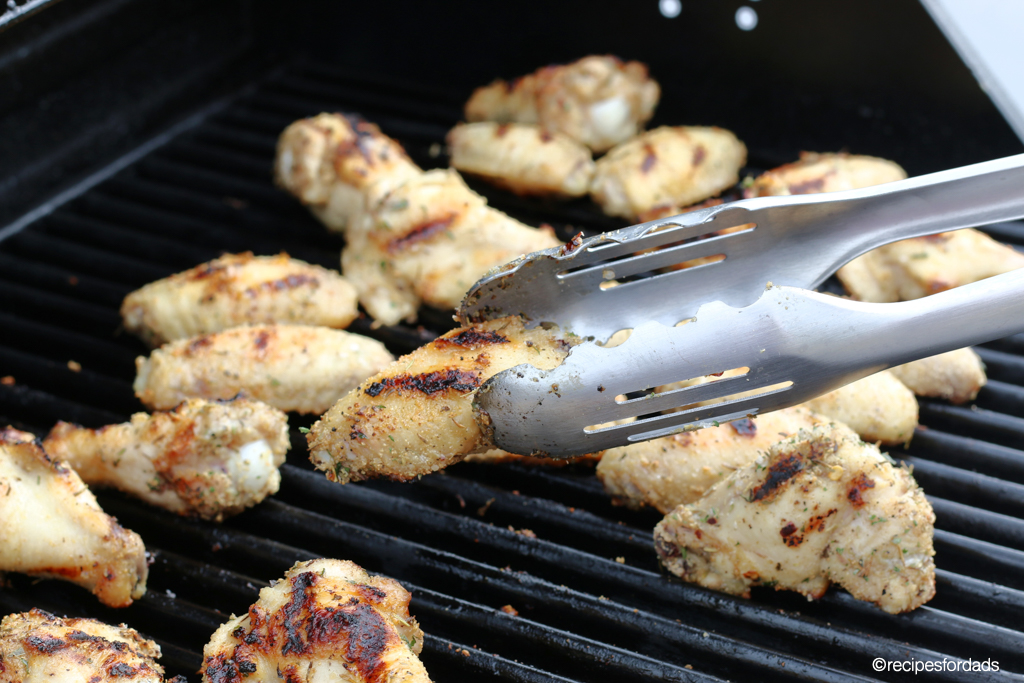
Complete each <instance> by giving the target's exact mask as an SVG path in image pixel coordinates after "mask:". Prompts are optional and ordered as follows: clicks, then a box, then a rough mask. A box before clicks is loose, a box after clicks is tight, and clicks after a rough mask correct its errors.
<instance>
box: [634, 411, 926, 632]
mask: <svg viewBox="0 0 1024 683" xmlns="http://www.w3.org/2000/svg"><path fill="white" fill-rule="evenodd" d="M934 524H935V515H934V513H933V512H932V509H931V506H930V505H929V504H928V501H927V500H926V499H925V497H924V494H923V493H922V492H921V489H920V488H919V487H918V486H917V484H916V482H914V479H913V477H911V475H910V474H909V472H908V471H907V470H905V469H903V468H899V467H894V466H893V465H892V464H891V461H890V460H889V459H888V458H887V457H886V456H884V455H882V454H881V453H879V451H878V448H876V447H875V446H872V445H870V444H866V443H864V442H863V441H861V440H860V439H859V438H858V437H857V435H856V434H854V433H853V432H852V431H850V430H849V429H847V428H846V427H844V426H841V425H838V424H833V425H819V426H816V427H814V428H813V429H810V430H802V431H801V432H799V433H798V434H797V435H796V436H794V437H792V438H789V439H785V440H783V441H781V442H779V443H778V444H776V445H774V446H772V448H771V450H770V451H769V452H768V453H767V454H765V455H762V456H761V457H760V458H758V459H757V460H755V461H754V462H752V463H750V464H749V465H747V466H746V467H744V468H742V469H740V470H737V471H736V472H734V473H733V474H732V475H730V476H729V477H727V478H726V479H724V480H722V481H721V482H719V483H718V484H716V485H715V486H714V487H713V488H712V489H711V490H710V491H708V492H707V494H705V495H704V497H702V498H701V499H700V500H698V501H696V502H695V503H691V504H689V505H680V506H679V507H677V508H676V509H675V510H673V511H672V512H671V513H669V515H668V516H667V517H665V519H664V520H662V521H661V522H660V523H659V524H658V526H657V527H656V528H655V530H654V544H655V549H656V550H657V552H658V555H659V557H660V559H661V561H662V563H663V564H664V565H665V567H666V568H667V569H668V570H669V571H671V572H672V573H673V574H676V575H678V576H681V577H682V578H683V579H685V580H687V581H692V582H694V583H698V584H700V585H702V586H705V587H707V588H712V589H715V590H721V591H725V592H727V593H733V594H735V595H742V596H744V597H747V596H749V594H750V587H751V586H755V585H770V586H775V587H776V590H782V589H787V590H794V591H797V592H799V593H802V594H803V595H805V596H807V597H808V599H813V598H818V597H821V596H822V595H823V594H824V593H825V590H826V589H827V588H828V586H829V583H830V582H833V581H834V582H836V583H838V584H839V585H841V586H843V587H844V588H845V589H846V590H848V591H849V592H850V593H851V594H852V595H853V596H854V597H856V598H858V599H861V600H867V601H869V602H873V603H875V604H876V605H878V606H879V607H880V608H882V609H883V610H885V611H886V612H889V613H892V614H897V613H900V612H906V611H909V610H912V609H914V608H916V607H919V606H920V605H922V604H924V603H925V602H927V601H928V600H930V599H931V598H932V596H933V595H934V594H935V564H934V562H933V560H932V556H933V555H934V554H935V552H934V550H933V549H932V535H933V530H934Z"/></svg>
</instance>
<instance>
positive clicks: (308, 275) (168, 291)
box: [121, 252, 359, 346]
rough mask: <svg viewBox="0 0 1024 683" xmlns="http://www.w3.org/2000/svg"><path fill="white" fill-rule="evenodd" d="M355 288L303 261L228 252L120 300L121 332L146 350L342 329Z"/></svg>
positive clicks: (352, 310)
mask: <svg viewBox="0 0 1024 683" xmlns="http://www.w3.org/2000/svg"><path fill="white" fill-rule="evenodd" d="M357 306H358V302H357V297H356V290H355V287H353V286H352V285H351V284H350V283H349V282H348V280H346V279H345V278H343V277H342V276H341V275H340V274H338V273H336V272H334V271H331V270H327V269H326V268H321V267H320V266H313V265H310V264H308V263H306V262H305V261H299V260H297V259H293V258H290V257H289V256H288V255H287V254H279V255H277V256H253V255H252V252H246V253H244V254H228V255H226V256H222V257H221V258H219V259H216V260H214V261H210V262H209V263H204V264H202V265H199V266H196V267H195V268H192V269H191V270H186V271H185V272H183V273H178V274H177V275H172V276H171V277H168V278H164V279H163V280H158V281H156V282H153V283H150V284H148V285H146V286H145V287H143V288H142V289H138V290H136V291H134V292H132V293H131V294H129V295H128V296H126V297H125V299H124V303H123V304H122V305H121V317H122V318H124V326H125V329H126V330H128V331H129V332H131V333H133V334H137V335H138V336H140V337H142V338H143V340H145V341H146V342H147V343H149V345H150V346H159V345H161V344H163V343H165V342H169V341H174V340H176V339H186V338H188V337H194V336H196V335H199V334H210V333H211V332H220V331H221V330H226V329H228V328H231V327H238V326H239V325H251V324H256V323H291V324H297V325H322V326H324V327H347V326H348V324H349V323H351V322H352V321H353V320H354V319H355V317H356V316H357V315H358V314H359V311H358V309H357Z"/></svg>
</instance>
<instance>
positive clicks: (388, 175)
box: [274, 114, 422, 232]
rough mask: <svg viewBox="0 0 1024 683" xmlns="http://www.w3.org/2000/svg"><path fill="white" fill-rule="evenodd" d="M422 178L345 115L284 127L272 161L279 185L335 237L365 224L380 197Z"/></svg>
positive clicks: (371, 128)
mask: <svg viewBox="0 0 1024 683" xmlns="http://www.w3.org/2000/svg"><path fill="white" fill-rule="evenodd" d="M420 173H422V171H421V170H420V168H419V167H418V166H417V165H416V164H414V163H413V162H412V161H411V160H410V159H409V157H408V155H406V153H405V150H404V149H402V146H401V145H400V144H398V143H397V142H396V141H394V140H392V139H391V138H389V137H388V136H387V135H384V134H383V133H381V132H380V128H378V127H377V126H375V125H374V124H372V123H368V122H367V121H364V120H362V119H361V118H359V117H358V116H346V115H344V114H320V115H319V116H314V117H312V118H308V119H302V120H299V121H296V122H295V123H293V124H291V125H290V126H288V128H286V129H285V130H284V132H283V133H281V137H280V138H279V139H278V142H277V159H276V161H275V162H274V178H275V180H276V181H277V184H278V185H280V186H281V187H283V188H284V189H286V190H287V191H288V192H290V193H292V194H293V195H295V196H296V197H298V198H299V200H300V201H301V202H302V203H303V204H305V205H306V206H308V207H309V209H310V211H312V212H313V214H314V215H315V216H316V217H317V218H319V219H320V221H321V222H322V223H323V224H324V225H326V226H327V227H328V228H329V229H331V230H335V231H337V232H345V231H346V230H347V229H348V228H349V226H351V225H354V224H357V223H360V222H361V221H365V220H366V215H367V211H368V210H369V209H370V208H371V207H372V206H374V205H375V204H376V203H377V202H378V201H380V199H381V198H382V197H384V195H386V194H387V193H388V192H390V191H391V190H393V189H394V188H396V187H398V186H399V185H401V184H402V183H404V182H405V181H406V180H408V179H409V178H412V177H415V176H417V175H419V174H420Z"/></svg>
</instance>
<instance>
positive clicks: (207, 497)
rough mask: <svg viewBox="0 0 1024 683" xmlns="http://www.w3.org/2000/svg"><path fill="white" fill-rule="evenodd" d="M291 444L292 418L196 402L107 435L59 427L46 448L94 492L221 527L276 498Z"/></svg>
mask: <svg viewBox="0 0 1024 683" xmlns="http://www.w3.org/2000/svg"><path fill="white" fill-rule="evenodd" d="M290 445H291V444H290V442H289V440H288V416H287V415H285V414H284V413H283V412H281V411H280V410H277V409H276V408H271V407H270V406H268V405H266V404H264V403H260V402H258V401H249V400H246V399H241V398H239V399H235V400H233V401H225V402H209V401H205V400H203V399H200V398H193V399H189V400H187V401H185V402H184V403H182V404H181V405H179V406H178V407H177V408H175V409H174V410H172V411H170V412H166V413H153V414H152V415H147V414H146V413H136V414H135V415H132V420H131V422H126V423H124V424H119V425H109V426H107V427H103V428H101V429H86V428H85V427H79V426H77V425H73V424H68V423H67V422H58V423H57V426H55V427H54V428H53V430H52V431H51V432H50V434H49V436H47V437H46V440H45V441H44V442H43V448H44V449H45V450H46V452H47V453H49V454H51V455H52V456H54V457H56V458H60V459H61V460H64V461H66V462H67V464H69V465H70V466H71V467H72V468H73V469H74V470H75V472H77V473H78V475H79V476H80V477H82V480H83V481H85V482H86V483H87V484H89V485H90V486H108V487H113V488H116V489H120V490H122V491H125V492H126V493H130V494H131V495H133V496H135V497H137V498H141V499H142V500H144V501H146V502H147V503H150V504H151V505H156V506H158V507H162V508H165V509H167V510H170V511H171V512H176V513H178V514H180V515H193V516H196V517H201V518H203V519H212V520H216V521H218V522H219V521H221V520H223V519H224V517H226V516H231V515H235V514H238V513H239V512H241V511H242V510H244V509H245V508H247V507H251V506H253V505H256V504H257V503H259V502H260V501H262V500H263V499H264V498H266V497H267V496H270V495H273V494H275V493H277V489H278V487H279V486H280V484H281V475H280V473H279V472H278V471H277V468H278V467H280V466H281V465H282V464H283V463H284V459H285V453H286V452H287V451H288V448H289V447H290Z"/></svg>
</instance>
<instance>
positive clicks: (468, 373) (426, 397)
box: [306, 317, 574, 484]
mask: <svg viewBox="0 0 1024 683" xmlns="http://www.w3.org/2000/svg"><path fill="white" fill-rule="evenodd" d="M573 343H574V342H573V341H571V340H565V339H563V338H562V337H560V336H559V333H558V332H557V330H555V331H548V330H545V329H543V328H541V327H537V328H535V329H532V330H527V329H524V328H523V323H522V321H521V320H520V319H519V318H518V317H509V318H499V319H497V320H491V321H488V322H485V323H479V324H476V325H471V326H468V327H461V328H458V329H455V330H452V331H451V332H449V333H447V334H445V335H444V336H442V337H438V338H437V339H435V340H434V341H432V342H430V343H429V344H427V345H426V346H423V347H421V348H419V349H417V350H415V351H413V352H412V353H410V354H409V355H407V356H403V357H402V358H399V359H398V360H397V361H396V362H395V363H394V364H393V365H391V366H390V367H388V368H387V369H385V370H384V371H383V372H381V373H379V374H377V375H375V376H373V377H371V378H369V379H367V380H366V381H365V382H363V383H362V384H360V385H359V386H358V387H357V388H356V389H354V390H353V391H352V392H351V393H349V394H348V395H347V396H345V397H344V398H343V399H341V400H340V401H338V403H337V404H336V405H335V406H334V407H333V408H331V409H330V410H329V411H327V413H326V414H324V415H323V417H321V418H320V420H319V421H318V422H317V423H316V424H315V425H313V427H312V429H311V430H310V432H309V434H308V435H307V436H306V439H307V441H308V442H309V454H310V459H311V460H312V461H313V464H314V465H316V467H317V469H320V470H323V471H324V472H325V473H326V474H327V478H328V479H331V480H332V481H337V482H339V483H342V484H344V483H348V482H349V481H359V480H361V479H368V478H371V477H388V478H391V479H397V480H408V479H413V478H415V477H418V476H420V475H424V474H429V473H430V472H434V471H436V470H439V469H442V468H444V467H447V466H449V465H452V464H454V463H456V462H459V461H460V460H462V459H463V458H465V457H466V456H467V455H469V454H471V453H483V452H486V451H488V450H490V449H492V448H493V444H491V443H490V442H489V441H488V439H487V438H486V436H485V434H484V431H485V430H484V429H483V428H482V426H481V424H479V423H478V420H477V415H476V414H475V412H474V408H473V397H474V394H475V392H476V390H477V388H478V387H480V385H481V384H483V383H484V381H486V380H487V379H489V378H490V377H492V376H494V375H496V374H497V373H499V372H501V371H502V370H507V369H508V368H510V367H513V366H516V365H519V364H521V363H529V364H531V365H534V366H536V367H538V368H541V369H551V368H553V367H555V366H557V365H558V364H559V363H561V362H562V360H563V359H564V358H565V356H566V355H568V352H569V348H570V347H571V346H572V344H573Z"/></svg>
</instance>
